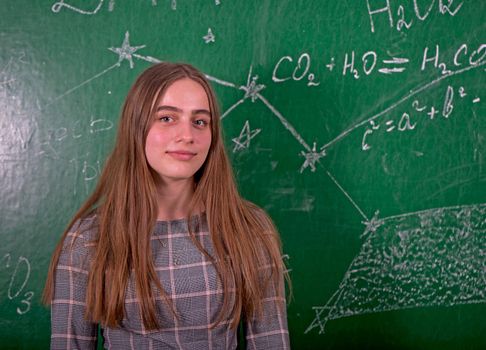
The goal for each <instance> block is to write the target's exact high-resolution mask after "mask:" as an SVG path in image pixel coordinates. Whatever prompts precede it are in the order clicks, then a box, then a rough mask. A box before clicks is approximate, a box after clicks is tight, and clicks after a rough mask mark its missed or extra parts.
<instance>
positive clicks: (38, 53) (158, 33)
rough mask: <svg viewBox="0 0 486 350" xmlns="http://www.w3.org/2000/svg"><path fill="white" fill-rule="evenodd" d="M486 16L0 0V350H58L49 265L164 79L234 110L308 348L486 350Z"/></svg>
mask: <svg viewBox="0 0 486 350" xmlns="http://www.w3.org/2000/svg"><path fill="white" fill-rule="evenodd" d="M485 13H486V1H484V0H463V1H459V0H448V1H445V0H413V1H411V0H339V1H338V0H307V1H289V0H258V1H257V0H245V1H237V0H197V1H196V0H137V1H121V0H63V1H55V0H39V1H31V0H16V1H13V0H3V1H2V20H1V21H0V40H1V41H0V42H1V50H0V111H1V112H0V179H1V184H2V185H1V186H0V196H1V197H0V198H1V201H0V213H1V214H0V242H1V245H0V348H1V349H46V348H48V346H49V337H50V325H49V310H48V309H46V308H45V307H43V306H42V305H41V304H40V296H41V293H42V289H43V284H44V280H45V277H46V272H47V266H48V263H49V259H50V255H51V253H52V251H53V249H54V247H55V244H56V242H57V241H58V239H59V237H60V235H61V233H62V231H63V230H64V228H65V226H66V224H67V223H68V221H69V220H70V218H71V216H72V215H73V214H74V212H75V211H76V210H77V209H78V208H79V206H80V204H81V203H82V202H83V200H84V199H85V198H86V197H87V195H88V194H89V193H90V191H92V190H93V188H94V185H95V183H96V180H97V179H98V176H99V174H100V170H101V169H102V167H103V164H104V160H105V158H106V156H107V154H108V153H109V152H110V150H111V147H112V145H113V140H114V136H115V132H116V127H117V123H118V117H119V113H120V109H121V105H122V103H123V100H124V98H125V95H126V93H127V92H128V89H129V87H130V86H131V84H132V83H133V81H134V79H135V78H136V77H137V76H138V74H140V73H141V72H142V71H143V70H144V69H146V68H147V67H149V66H150V65H151V64H152V63H154V62H160V61H185V62H189V63H192V64H194V65H196V66H197V67H199V68H200V69H201V70H202V71H203V72H204V73H205V74H207V76H208V78H209V79H210V80H211V81H212V84H213V86H214V88H215V90H216V92H217V94H218V97H219V100H220V105H221V110H222V118H223V119H222V123H223V129H224V134H225V142H226V145H227V149H228V152H229V154H230V156H231V159H232V162H233V165H234V168H235V172H236V175H237V179H238V183H239V186H240V189H241V192H242V194H243V195H244V196H245V197H246V198H247V199H249V200H252V201H254V202H255V203H257V204H258V205H260V206H261V207H263V208H265V209H266V210H267V211H268V212H269V214H270V215H271V216H272V218H273V219H274V220H275V223H276V224H277V226H278V228H279V231H280V233H281V236H282V240H283V245H284V259H285V261H286V263H287V265H288V268H289V270H290V275H291V278H292V281H293V298H292V300H290V303H289V306H288V320H289V328H290V337H291V342H292V347H293V348H294V349H352V348H356V349H441V350H443V349H485V348H486V316H485V315H486V306H485V302H486V113H485V112H486V108H485V106H486V94H485V92H486V89H485V75H486V74H485V67H486V65H485V64H486V30H485V29H486V22H485V16H484V15H485Z"/></svg>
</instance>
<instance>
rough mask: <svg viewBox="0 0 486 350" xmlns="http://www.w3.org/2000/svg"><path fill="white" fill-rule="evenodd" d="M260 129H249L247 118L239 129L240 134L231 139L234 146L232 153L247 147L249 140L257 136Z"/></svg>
mask: <svg viewBox="0 0 486 350" xmlns="http://www.w3.org/2000/svg"><path fill="white" fill-rule="evenodd" d="M260 131H262V129H254V130H251V128H250V122H249V121H248V120H247V121H246V122H245V125H244V126H243V129H241V132H240V135H239V136H238V137H235V138H233V139H231V140H232V141H233V143H234V144H235V146H234V147H233V153H235V152H238V151H241V150H244V149H247V148H249V147H250V141H251V140H252V139H253V138H254V137H255V136H257V135H258V134H259V133H260Z"/></svg>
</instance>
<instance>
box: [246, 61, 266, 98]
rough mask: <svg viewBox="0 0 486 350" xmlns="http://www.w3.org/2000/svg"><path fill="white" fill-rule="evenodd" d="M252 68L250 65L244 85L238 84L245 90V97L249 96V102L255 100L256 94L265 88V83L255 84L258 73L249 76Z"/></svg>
mask: <svg viewBox="0 0 486 350" xmlns="http://www.w3.org/2000/svg"><path fill="white" fill-rule="evenodd" d="M252 69H253V66H250V71H249V72H248V79H247V80H246V86H240V89H241V90H243V91H245V99H246V98H248V97H251V102H255V100H256V99H257V98H258V96H257V94H258V93H259V92H260V91H262V90H263V89H265V85H263V84H257V82H256V81H257V80H258V75H254V76H251V72H252ZM250 80H251V81H250Z"/></svg>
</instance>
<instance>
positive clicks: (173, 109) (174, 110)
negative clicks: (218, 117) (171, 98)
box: [156, 105, 211, 116]
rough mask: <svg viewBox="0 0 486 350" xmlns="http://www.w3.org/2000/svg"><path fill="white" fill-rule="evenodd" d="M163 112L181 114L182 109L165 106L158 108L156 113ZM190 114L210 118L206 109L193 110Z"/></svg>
mask: <svg viewBox="0 0 486 350" xmlns="http://www.w3.org/2000/svg"><path fill="white" fill-rule="evenodd" d="M163 110H168V111H173V112H178V113H182V109H180V108H177V107H174V106H166V105H163V106H158V107H157V110H156V112H159V111H163ZM191 113H192V114H207V115H209V116H211V112H210V111H208V110H207V109H195V110H193V111H192V112H191Z"/></svg>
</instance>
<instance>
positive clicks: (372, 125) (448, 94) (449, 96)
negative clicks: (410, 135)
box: [361, 85, 467, 151]
mask: <svg viewBox="0 0 486 350" xmlns="http://www.w3.org/2000/svg"><path fill="white" fill-rule="evenodd" d="M457 91H459V94H458V95H457V96H459V97H460V98H461V99H462V98H464V97H466V96H467V93H466V92H465V89H464V87H462V86H461V87H460V88H459V89H457ZM454 96H455V89H454V88H453V87H452V86H451V85H449V86H447V88H446V91H445V93H444V97H443V103H442V105H441V106H434V105H431V106H430V107H429V106H427V105H425V104H421V103H420V102H419V100H414V101H413V102H412V104H411V107H413V109H414V110H415V111H416V112H421V113H416V114H414V115H412V112H411V111H407V112H403V113H402V114H401V116H400V118H399V119H398V120H395V119H393V118H391V119H388V120H385V121H384V122H383V123H379V122H378V121H377V120H376V119H372V120H370V121H369V125H368V126H367V128H366V129H365V131H364V133H363V136H362V141H361V149H362V150H363V151H368V150H370V149H371V146H370V144H369V139H370V137H371V135H373V134H376V133H377V132H378V130H380V128H381V127H382V126H383V128H381V130H380V131H381V132H382V133H383V132H386V133H392V132H396V131H398V132H404V131H412V130H415V128H416V127H417V125H418V123H419V120H423V119H424V118H423V116H426V117H427V119H429V120H434V119H436V117H437V116H438V115H440V116H441V117H442V118H444V119H448V118H449V117H450V116H451V114H452V111H453V110H454ZM412 119H413V120H412Z"/></svg>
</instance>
